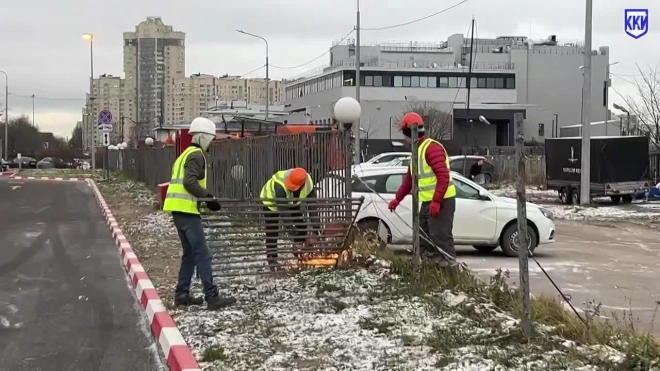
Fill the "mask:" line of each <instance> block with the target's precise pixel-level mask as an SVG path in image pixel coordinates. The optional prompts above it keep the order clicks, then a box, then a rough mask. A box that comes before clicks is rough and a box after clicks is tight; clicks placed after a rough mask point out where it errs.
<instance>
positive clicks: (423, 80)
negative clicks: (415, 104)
mask: <svg viewBox="0 0 660 371" xmlns="http://www.w3.org/2000/svg"><path fill="white" fill-rule="evenodd" d="M428 86H429V78H428V77H427V76H420V77H419V87H420V88H427V87H428Z"/></svg>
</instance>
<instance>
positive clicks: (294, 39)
mask: <svg viewBox="0 0 660 371" xmlns="http://www.w3.org/2000/svg"><path fill="white" fill-rule="evenodd" d="M460 1H461V0H398V1H395V0H362V1H361V13H362V27H365V28H376V27H382V26H389V25H393V24H400V23H403V22H407V21H410V20H413V19H417V18H420V17H423V16H426V15H428V14H431V13H434V12H437V11H439V10H441V9H444V8H447V7H450V6H452V5H454V4H456V3H458V2H460ZM355 3H356V1H355V0H335V1H314V0H312V1H310V0H307V1H303V0H269V1H263V0H260V1H257V0H242V1H236V2H233V1H218V2H209V1H200V0H188V1H181V0H177V1H173V0H157V1H156V0H139V1H135V0H132V1H129V0H113V1H109V0H94V1H87V2H82V1H74V0H59V1H52V0H32V1H4V3H3V5H2V12H0V35H2V36H1V37H0V69H1V70H4V71H6V72H7V73H8V74H9V91H10V97H9V99H10V102H9V108H10V116H12V117H13V116H16V115H19V114H21V113H24V114H29V115H31V114H32V99H31V98H23V97H20V96H19V95H22V96H31V95H32V94H35V95H36V97H37V100H36V115H35V116H36V123H37V124H38V125H39V127H40V128H41V130H42V131H52V132H54V133H56V134H58V135H62V136H67V135H69V134H70V132H71V129H72V128H73V126H74V125H75V123H76V121H79V120H81V108H82V107H83V105H84V104H85V100H84V98H85V92H87V91H88V87H89V80H88V78H89V47H88V44H87V43H86V42H85V41H83V40H82V37H81V35H82V33H85V32H92V33H94V34H95V35H96V37H95V41H94V49H95V60H94V63H95V74H96V75H97V76H98V75H99V74H103V73H108V74H113V75H120V76H121V75H122V32H125V31H134V30H135V26H136V25H137V24H138V23H139V22H141V21H143V20H144V19H145V18H146V17H147V16H160V17H162V19H163V22H165V23H166V24H168V25H172V26H174V29H175V30H178V31H183V32H185V33H186V75H190V74H193V73H197V72H202V73H209V74H214V75H220V74H225V73H228V74H232V75H241V74H244V73H247V72H249V71H251V70H253V69H255V68H258V67H259V66H260V65H262V64H263V63H264V62H263V59H264V47H263V43H261V42H260V41H259V40H256V39H252V38H250V37H247V36H243V35H241V34H238V33H236V32H235V30H236V29H243V30H245V31H248V32H251V33H255V34H259V35H261V36H263V37H265V38H267V39H268V41H269V43H270V63H271V64H272V65H275V66H281V67H286V66H296V65H300V64H303V63H305V62H307V61H309V60H311V59H313V58H315V57H317V56H319V55H321V54H322V53H324V52H326V51H327V50H328V48H329V47H330V45H331V43H332V41H333V40H338V39H340V38H342V37H343V36H344V35H346V34H347V33H348V32H349V31H350V30H351V28H352V27H353V25H354V24H355V8H356V4H355ZM626 7H628V8H649V12H650V19H651V20H650V21H649V24H650V25H651V27H654V25H655V24H656V23H655V21H654V18H653V17H654V15H655V14H660V3H659V2H653V1H649V0H644V1H642V0H632V1H620V0H596V1H594V20H593V27H594V34H593V35H594V36H593V46H594V49H597V47H598V46H603V45H608V46H610V52H611V56H610V61H611V62H619V64H617V65H616V66H613V67H612V70H611V72H612V73H614V74H617V75H621V76H622V77H623V79H626V80H628V82H626V81H624V80H623V79H621V78H618V77H616V76H614V77H613V86H614V88H615V89H616V90H617V91H620V92H623V93H624V94H629V93H632V91H633V90H632V87H633V85H631V84H630V82H632V80H633V78H634V76H633V75H636V74H638V72H637V70H636V67H635V63H639V64H641V65H643V66H646V65H647V64H650V65H653V66H655V64H656V63H658V60H659V57H660V48H659V47H658V45H660V37H658V35H659V33H658V31H656V30H655V29H654V28H651V29H650V31H649V33H648V34H647V35H646V36H644V37H642V38H641V39H639V40H635V39H633V38H631V37H629V36H627V35H626V34H625V33H624V30H623V19H624V17H623V13H624V8H626ZM655 10H659V12H658V13H655V12H654V11H655ZM473 15H474V16H475V17H476V20H477V27H476V30H477V36H478V37H495V36H500V35H524V36H531V37H532V38H534V39H543V38H546V37H547V36H548V35H550V34H556V35H557V38H558V39H559V40H560V41H580V40H583V39H584V1H576V0H554V1H540V0H535V1H530V0H499V1H492V0H468V1H467V2H466V3H464V4H461V5H460V6H458V7H456V8H454V9H452V10H450V11H448V12H446V13H444V14H441V15H438V16H436V17H433V18H430V19H427V20H425V21H421V22H417V23H415V24H412V25H409V26H405V27H400V28H396V29H392V30H386V31H364V32H363V34H362V39H363V41H364V42H378V41H409V40H417V41H444V40H446V38H447V37H448V36H449V35H451V34H454V33H463V34H466V33H467V31H468V29H469V26H470V20H471V18H472V16H473ZM328 58H329V57H328V56H324V57H323V58H321V59H319V60H317V61H316V62H314V63H312V64H309V65H307V66H305V67H302V68H299V69H277V68H273V69H272V70H271V71H272V72H271V78H276V79H281V78H286V77H291V76H294V75H298V74H300V73H303V72H305V71H307V70H310V69H314V68H315V67H319V66H322V65H324V64H327V63H328ZM263 75H264V70H263V69H262V70H260V71H257V72H255V73H253V74H252V75H250V77H259V76H263ZM2 82H3V81H2V77H0V84H2ZM611 94H612V95H611V97H612V98H611V101H612V102H616V101H620V99H618V97H617V96H616V93H614V92H611ZM0 95H1V96H2V104H1V105H4V91H2V92H0ZM40 97H41V98H40ZM45 98H57V99H58V100H53V99H45Z"/></svg>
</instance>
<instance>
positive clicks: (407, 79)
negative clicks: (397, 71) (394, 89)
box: [403, 76, 410, 88]
mask: <svg viewBox="0 0 660 371" xmlns="http://www.w3.org/2000/svg"><path fill="white" fill-rule="evenodd" d="M403 87H404V88H409V87H410V76H403Z"/></svg>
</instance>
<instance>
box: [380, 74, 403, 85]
mask: <svg viewBox="0 0 660 371" xmlns="http://www.w3.org/2000/svg"><path fill="white" fill-rule="evenodd" d="M383 86H393V82H392V76H383ZM399 86H401V84H399Z"/></svg>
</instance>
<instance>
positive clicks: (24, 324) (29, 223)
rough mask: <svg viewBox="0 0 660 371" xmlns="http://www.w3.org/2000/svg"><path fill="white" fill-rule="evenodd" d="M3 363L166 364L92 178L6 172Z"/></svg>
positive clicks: (0, 366) (1, 222)
mask: <svg viewBox="0 0 660 371" xmlns="http://www.w3.org/2000/svg"><path fill="white" fill-rule="evenodd" d="M0 234H1V235H2V236H3V238H2V241H1V242H0V370H2V371H4V370H7V371H9V370H11V371H22V370H25V371H27V370H30V371H34V370H42V371H49V370H53V371H55V370H57V371H60V370H71V371H73V370H81V371H83V370H84V371H87V370H90V371H91V370H109V371H114V370H164V369H165V368H164V367H163V366H162V362H161V359H160V355H159V354H158V351H157V346H156V344H155V343H154V342H153V340H152V337H151V334H150V329H149V326H148V324H147V320H146V318H145V316H144V315H143V314H142V311H141V309H140V307H139V306H138V304H137V303H136V301H135V299H134V297H133V294H132V293H131V289H130V288H129V283H128V281H127V279H126V275H125V273H124V271H123V269H122V267H121V265H120V262H119V258H118V253H117V247H116V245H115V243H114V242H113V241H112V239H111V238H110V235H109V232H108V229H107V226H106V225H105V222H104V220H103V219H102V216H101V212H100V210H99V208H98V206H97V205H96V201H95V200H94V196H93V192H92V189H91V188H90V187H89V186H88V184H87V183H85V182H58V181H30V180H27V181H20V180H12V179H0Z"/></svg>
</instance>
